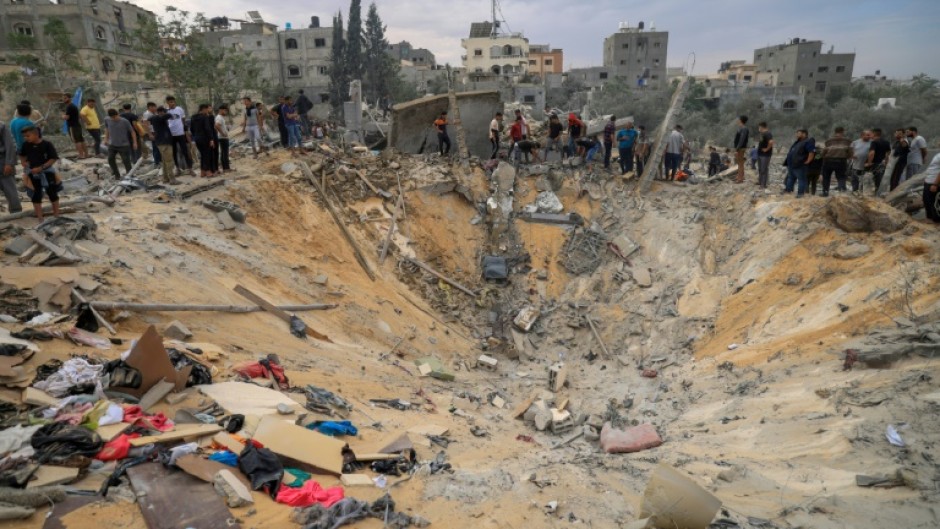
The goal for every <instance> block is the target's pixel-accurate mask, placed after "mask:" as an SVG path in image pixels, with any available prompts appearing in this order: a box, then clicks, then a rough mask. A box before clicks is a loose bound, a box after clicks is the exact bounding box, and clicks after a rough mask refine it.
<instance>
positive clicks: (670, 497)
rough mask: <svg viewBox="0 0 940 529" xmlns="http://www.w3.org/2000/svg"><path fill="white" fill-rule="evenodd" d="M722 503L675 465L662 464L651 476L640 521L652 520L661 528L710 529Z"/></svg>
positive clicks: (641, 509) (644, 494)
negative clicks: (673, 466) (675, 467)
mask: <svg viewBox="0 0 940 529" xmlns="http://www.w3.org/2000/svg"><path fill="white" fill-rule="evenodd" d="M720 508H721V500H719V499H718V498H716V497H715V496H713V495H712V494H711V493H710V492H708V491H707V490H705V489H703V488H702V487H701V486H699V485H698V484H697V483H695V482H694V481H692V480H691V479H689V478H688V477H687V476H686V475H685V474H682V473H680V472H679V471H678V470H676V469H674V468H672V467H671V466H669V465H667V464H665V463H660V464H659V465H658V466H657V467H656V470H655V471H653V475H652V476H650V480H649V483H647V485H646V491H644V493H643V503H642V505H641V507H640V518H652V520H653V524H654V526H655V527H658V528H660V529H667V528H668V529H706V528H707V527H708V526H709V525H710V524H711V523H712V519H714V518H715V515H716V514H718V510H719V509H720Z"/></svg>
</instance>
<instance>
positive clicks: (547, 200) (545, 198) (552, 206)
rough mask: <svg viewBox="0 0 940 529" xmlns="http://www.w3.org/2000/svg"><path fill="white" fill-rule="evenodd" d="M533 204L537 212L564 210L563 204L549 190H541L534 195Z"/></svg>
mask: <svg viewBox="0 0 940 529" xmlns="http://www.w3.org/2000/svg"><path fill="white" fill-rule="evenodd" d="M535 206H536V207H537V208H538V212H539V213H561V212H562V211H564V210H565V206H564V204H562V203H561V200H559V199H558V196H557V195H555V193H552V192H551V191H542V192H541V193H539V194H538V196H536V197H535Z"/></svg>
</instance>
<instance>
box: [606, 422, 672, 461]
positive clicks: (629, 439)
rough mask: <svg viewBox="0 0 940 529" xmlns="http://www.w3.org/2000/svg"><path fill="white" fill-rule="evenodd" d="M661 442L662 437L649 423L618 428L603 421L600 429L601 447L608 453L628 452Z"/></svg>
mask: <svg viewBox="0 0 940 529" xmlns="http://www.w3.org/2000/svg"><path fill="white" fill-rule="evenodd" d="M661 444H663V440H662V438H660V437H659V434H658V433H656V428H654V427H653V425H651V424H641V425H639V426H634V427H632V428H627V429H626V430H618V429H616V428H614V427H613V426H611V425H610V423H609V422H606V423H604V427H603V428H602V429H601V448H603V449H604V451H605V452H607V453H608V454H629V453H633V452H640V451H642V450H647V449H650V448H656V447H657V446H659V445H661Z"/></svg>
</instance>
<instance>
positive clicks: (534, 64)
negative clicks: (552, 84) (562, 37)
mask: <svg viewBox="0 0 940 529" xmlns="http://www.w3.org/2000/svg"><path fill="white" fill-rule="evenodd" d="M564 71H565V52H564V50H562V49H560V48H552V47H551V46H550V45H548V44H531V45H530V46H529V68H528V72H529V74H531V75H537V76H539V77H541V78H543V79H544V78H545V76H546V75H548V74H560V73H562V72H564Z"/></svg>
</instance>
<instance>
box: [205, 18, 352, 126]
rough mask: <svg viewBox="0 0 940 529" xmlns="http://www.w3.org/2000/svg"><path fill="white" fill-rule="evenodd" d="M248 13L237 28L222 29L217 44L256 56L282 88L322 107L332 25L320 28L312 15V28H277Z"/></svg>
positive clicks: (326, 94) (326, 97) (266, 73)
mask: <svg viewBox="0 0 940 529" xmlns="http://www.w3.org/2000/svg"><path fill="white" fill-rule="evenodd" d="M251 15H252V18H253V20H252V21H251V22H250V23H241V27H240V28H239V29H238V30H224V31H226V33H224V34H222V35H221V36H220V37H219V39H218V41H219V45H220V46H223V47H225V48H231V49H233V50H239V51H242V52H244V53H247V54H248V55H249V56H251V57H253V58H255V59H256V60H257V61H258V64H259V65H260V66H261V68H262V70H261V71H262V75H263V76H265V77H266V78H267V79H269V80H270V82H271V84H272V85H274V86H275V87H277V88H278V89H280V90H281V91H283V92H285V93H287V94H290V95H292V96H296V93H297V91H298V90H304V92H305V93H306V94H307V97H309V98H310V100H311V101H313V103H314V105H316V106H315V109H314V111H315V112H318V111H319V110H321V107H320V105H324V107H323V108H325V106H326V104H327V103H328V101H329V85H330V76H329V68H330V51H331V47H332V45H333V28H328V27H320V24H319V19H318V18H316V17H314V18H312V19H311V24H310V26H314V27H307V28H297V29H295V28H293V27H287V28H285V29H283V30H280V31H278V30H277V29H276V27H273V26H272V25H270V24H267V23H264V22H263V21H262V20H261V19H260V17H256V16H255V15H257V13H255V12H252V13H251ZM210 33H211V32H210ZM207 38H208V39H214V38H215V37H214V36H211V35H210V36H209V37H207ZM207 42H208V41H207Z"/></svg>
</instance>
